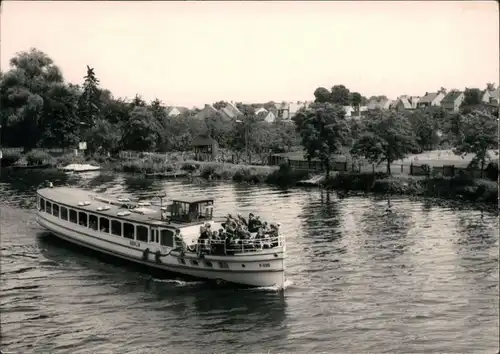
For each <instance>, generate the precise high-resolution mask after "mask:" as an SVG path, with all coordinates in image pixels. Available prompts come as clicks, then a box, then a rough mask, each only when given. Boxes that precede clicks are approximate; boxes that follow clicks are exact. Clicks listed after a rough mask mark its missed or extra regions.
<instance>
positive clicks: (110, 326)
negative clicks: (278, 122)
mask: <svg viewBox="0 0 500 354" xmlns="http://www.w3.org/2000/svg"><path fill="white" fill-rule="evenodd" d="M16 173H18V174H16ZM46 180H52V181H53V182H54V184H56V185H58V184H71V185H79V186H85V187H86V188H89V189H92V190H94V191H96V192H98V193H109V194H112V193H117V194H125V195H137V194H138V193H142V192H144V191H146V190H148V191H160V190H163V191H165V192H166V193H167V196H168V197H169V198H176V197H184V196H187V197H190V196H206V197H211V198H215V201H216V210H215V213H216V215H217V216H222V215H225V214H227V213H236V212H241V213H242V214H244V215H245V214H248V213H249V212H256V213H257V214H259V215H260V216H261V218H262V219H264V220H269V221H274V220H276V221H279V222H281V224H282V227H283V231H284V233H285V234H286V236H287V255H288V258H287V262H286V263H287V278H288V279H289V281H290V284H291V285H290V286H289V287H288V288H287V289H286V291H285V292H284V293H282V292H275V291H272V290H271V289H250V290H243V289H234V288H231V287H217V286H215V285H213V284H211V283H207V282H204V281H199V280H192V279H187V278H185V277H179V276H176V275H172V274H170V275H166V274H162V275H161V276H160V274H155V273H150V272H147V271H145V270H144V269H140V268H137V267H133V266H130V265H129V264H125V263H121V262H118V261H116V260H113V262H111V261H110V260H109V259H107V258H106V257H105V256H96V254H95V253H89V252H83V251H82V250H81V249H80V248H78V247H74V246H71V245H69V244H67V243H66V242H62V241H58V240H57V239H55V238H54V237H52V236H49V235H47V234H46V233H44V232H42V231H41V230H40V229H39V228H37V226H36V224H35V219H34V213H33V210H32V207H33V205H32V204H30V203H28V202H26V200H34V191H35V190H36V189H37V188H38V186H40V185H42V184H43V183H44V182H45V181H46ZM0 193H1V198H0V208H1V210H0V212H1V214H0V216H1V219H2V220H1V221H2V230H1V231H2V239H1V257H0V265H1V277H0V285H1V287H2V292H1V293H0V298H1V302H0V310H1V312H2V317H1V321H2V327H1V331H2V335H1V337H0V341H1V344H2V346H3V347H4V348H5V349H7V350H10V351H12V352H32V351H35V348H36V350H37V351H38V352H50V353H58V352H61V353H65V352H72V353H89V352H113V353H129V352H153V353H154V352H167V351H170V352H184V353H187V352H189V353H191V352H200V353H207V352H268V351H271V352H333V353H347V352H356V353H364V352H388V353H403V352H454V353H458V352H495V351H497V350H498V334H499V333H498V291H499V289H498V220H497V216H496V214H495V213H494V212H491V211H488V210H481V209H474V208H471V206H470V205H469V206H464V205H460V204H456V203H455V204H453V203H450V202H443V201H437V202H436V201H434V200H427V199H422V200H413V199H407V198H402V197H391V199H388V197H387V196H370V197H367V196H362V195H357V196H348V195H342V196H338V195H337V194H336V193H335V192H332V191H325V190H305V189H280V188H274V187H268V186H258V185H243V184H241V185H238V184H226V183H220V182H209V183H206V182H203V181H201V180H196V181H195V183H189V182H187V181H186V180H174V181H166V180H155V179H145V178H143V177H141V176H138V175H136V176H134V175H117V174H111V173H106V172H101V173H99V174H94V175H85V174H82V175H71V176H66V175H65V174H63V173H58V172H50V171H44V172H36V173H35V172H33V171H32V172H29V173H26V171H22V173H21V172H15V173H14V172H9V173H2V176H1V177H0Z"/></svg>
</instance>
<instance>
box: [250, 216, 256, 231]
mask: <svg viewBox="0 0 500 354" xmlns="http://www.w3.org/2000/svg"><path fill="white" fill-rule="evenodd" d="M256 220H257V219H255V218H254V215H253V214H252V213H250V214H248V231H250V232H256V231H257V228H256V223H255V222H256Z"/></svg>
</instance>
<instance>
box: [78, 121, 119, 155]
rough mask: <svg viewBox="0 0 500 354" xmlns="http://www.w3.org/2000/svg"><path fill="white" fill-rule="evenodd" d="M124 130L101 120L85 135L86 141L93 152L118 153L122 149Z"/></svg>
mask: <svg viewBox="0 0 500 354" xmlns="http://www.w3.org/2000/svg"><path fill="white" fill-rule="evenodd" d="M121 139H122V129H121V128H120V127H119V126H118V125H113V124H111V123H110V122H109V121H107V120H105V119H102V118H99V119H98V120H97V121H96V122H95V124H94V125H93V126H92V127H90V128H89V129H88V130H87V132H86V134H85V141H87V142H88V143H89V147H90V148H91V150H94V151H100V152H109V153H116V152H117V151H118V150H119V147H120V141H121Z"/></svg>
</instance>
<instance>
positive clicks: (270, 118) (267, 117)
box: [256, 110, 276, 123]
mask: <svg viewBox="0 0 500 354" xmlns="http://www.w3.org/2000/svg"><path fill="white" fill-rule="evenodd" d="M256 116H257V119H261V120H263V121H264V122H267V123H274V122H275V121H276V115H275V114H274V113H273V112H271V111H268V110H264V111H261V112H260V113H258V114H256Z"/></svg>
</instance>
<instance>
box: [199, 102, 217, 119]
mask: <svg viewBox="0 0 500 354" xmlns="http://www.w3.org/2000/svg"><path fill="white" fill-rule="evenodd" d="M217 114H220V112H219V111H218V110H216V109H215V108H214V106H212V105H211V104H206V105H205V107H203V109H202V110H201V111H199V112H198V113H196V115H195V116H194V117H195V118H197V119H201V120H204V119H206V118H208V117H212V116H214V115H217Z"/></svg>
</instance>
